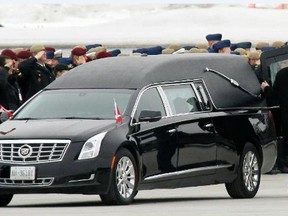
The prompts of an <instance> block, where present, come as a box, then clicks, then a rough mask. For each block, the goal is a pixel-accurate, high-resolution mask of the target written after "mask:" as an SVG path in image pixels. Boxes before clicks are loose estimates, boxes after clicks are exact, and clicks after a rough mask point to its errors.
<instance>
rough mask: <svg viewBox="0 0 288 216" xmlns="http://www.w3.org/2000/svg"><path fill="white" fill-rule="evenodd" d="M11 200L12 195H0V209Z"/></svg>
mask: <svg viewBox="0 0 288 216" xmlns="http://www.w3.org/2000/svg"><path fill="white" fill-rule="evenodd" d="M12 198H13V194H0V207H4V206H7V205H8V204H9V203H10V202H11V200H12Z"/></svg>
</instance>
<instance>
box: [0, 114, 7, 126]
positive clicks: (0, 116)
mask: <svg viewBox="0 0 288 216" xmlns="http://www.w3.org/2000/svg"><path fill="white" fill-rule="evenodd" d="M8 119H9V116H8V114H7V113H6V112H1V114H0V122H1V123H2V122H5V121H7V120H8Z"/></svg>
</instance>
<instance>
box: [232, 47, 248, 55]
mask: <svg viewBox="0 0 288 216" xmlns="http://www.w3.org/2000/svg"><path fill="white" fill-rule="evenodd" d="M234 51H235V52H238V53H239V54H240V55H246V54H247V52H246V50H245V49H244V48H237V49H235V50H234Z"/></svg>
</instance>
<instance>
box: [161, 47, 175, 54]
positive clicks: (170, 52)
mask: <svg viewBox="0 0 288 216" xmlns="http://www.w3.org/2000/svg"><path fill="white" fill-rule="evenodd" d="M173 52H175V50H174V49H170V48H165V49H163V50H162V54H172V53H173Z"/></svg>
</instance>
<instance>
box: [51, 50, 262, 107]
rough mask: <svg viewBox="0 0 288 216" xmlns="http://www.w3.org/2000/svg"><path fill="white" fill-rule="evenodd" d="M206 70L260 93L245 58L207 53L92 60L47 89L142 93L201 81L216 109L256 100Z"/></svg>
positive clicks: (71, 71) (254, 92) (250, 90)
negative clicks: (153, 87) (151, 87)
mask: <svg viewBox="0 0 288 216" xmlns="http://www.w3.org/2000/svg"><path fill="white" fill-rule="evenodd" d="M206 67H207V68H210V69H213V70H216V71H219V72H221V73H223V74H224V75H225V76H227V77H229V78H232V79H234V80H236V81H237V82H238V83H239V84H240V85H241V87H243V88H245V89H247V90H248V91H249V92H252V93H253V94H259V93H260V84H259V82H258V80H257V78H256V75H255V73H254V71H253V70H252V69H251V67H250V65H249V64H248V63H247V59H246V58H244V57H241V56H236V55H227V54H207V53H205V54H177V55H157V56H144V57H133V56H131V57H124V56H123V57H122V56H121V57H111V58H105V59H99V60H94V61H91V62H88V63H86V64H84V65H81V66H78V67H76V68H74V69H72V70H70V71H69V72H67V74H65V75H64V76H62V77H60V78H58V79H57V80H55V81H54V82H52V83H51V84H50V85H49V86H48V87H46V89H69V88H117V89H118V88H119V89H123V88H124V89H125V88H126V89H127V88H128V89H141V88H143V87H144V86H147V85H149V84H151V83H159V82H170V81H181V80H191V79H203V80H204V81H205V83H206V85H207V88H208V90H209V93H210V95H211V98H212V99H213V102H214V103H215V105H216V107H234V106H239V103H240V106H242V105H243V101H244V104H251V101H253V100H254V102H255V98H254V99H253V97H251V96H250V95H249V94H247V93H245V92H243V91H241V90H239V89H237V88H236V87H235V86H232V85H231V83H230V82H229V81H227V80H226V79H224V78H223V77H221V76H219V75H217V74H215V73H211V72H205V68H206ZM228 98H230V99H231V100H232V101H231V100H227V99H228ZM239 101H240V102H239ZM254 102H253V103H254ZM256 104H257V100H256Z"/></svg>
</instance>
